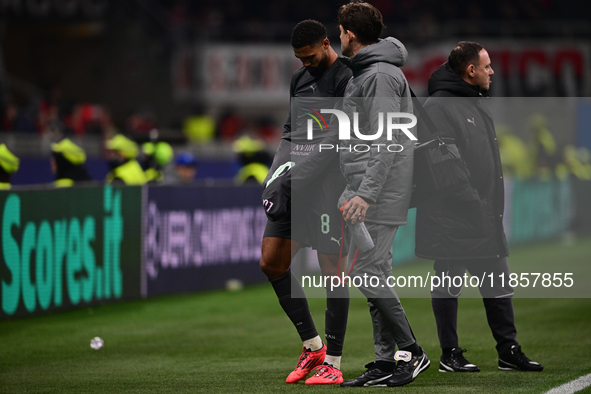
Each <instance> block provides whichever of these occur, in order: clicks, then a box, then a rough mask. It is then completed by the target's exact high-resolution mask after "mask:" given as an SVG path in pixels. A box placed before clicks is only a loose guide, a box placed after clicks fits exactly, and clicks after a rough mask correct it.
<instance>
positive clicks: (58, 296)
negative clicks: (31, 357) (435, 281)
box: [0, 180, 591, 319]
mask: <svg viewBox="0 0 591 394" xmlns="http://www.w3.org/2000/svg"><path fill="white" fill-rule="evenodd" d="M260 194H261V189H260V187H258V186H242V187H235V186H227V187H220V186H216V187H202V186H149V187H110V186H88V187H77V188H65V189H39V188H20V189H19V188H15V189H13V190H3V191H0V214H1V217H0V222H1V224H2V238H1V243H0V282H1V284H0V285H1V287H0V304H1V309H0V319H9V318H14V317H22V316H29V315H36V314H44V313H48V312H54V311H62V310H68V309H72V308H79V307H83V306H92V305H96V304H100V303H107V302H114V301H119V300H127V299H137V298H140V297H144V298H145V297H151V296H158V295H162V294H170V293H179V292H193V291H203V290H210V289H218V288H223V287H225V286H228V284H229V283H230V284H236V283H242V284H250V283H256V282H263V281H265V280H266V279H265V277H264V275H263V274H262V273H261V272H260V270H259V267H258V261H259V259H260V253H261V252H260V242H261V239H262V234H263V231H264V227H265V223H266V217H265V214H264V212H263V210H262V208H261V205H260ZM506 201H507V203H506V208H505V209H506V215H505V228H506V230H507V235H508V239H509V242H510V243H511V244H518V243H525V242H532V241H538V240H543V239H549V238H556V237H560V236H563V235H565V234H567V233H569V232H571V231H575V232H578V233H588V232H591V225H590V223H591V208H590V205H589V201H591V182H581V181H574V180H567V181H550V182H538V181H518V180H512V181H507V183H506ZM408 219H409V220H408V224H407V225H406V226H404V227H401V228H400V230H399V232H398V234H397V236H396V239H395V241H394V245H393V252H394V261H393V263H394V264H402V263H405V262H409V261H412V260H414V259H415V256H414V245H415V242H414V233H415V211H414V210H411V211H410V212H409V218H408Z"/></svg>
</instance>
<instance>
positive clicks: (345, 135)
mask: <svg viewBox="0 0 591 394" xmlns="http://www.w3.org/2000/svg"><path fill="white" fill-rule="evenodd" d="M306 110H308V111H309V112H306V114H307V115H310V117H311V118H312V119H308V124H307V125H308V129H307V138H308V140H312V139H313V138H314V135H313V133H314V131H313V130H314V121H316V123H317V124H318V125H319V126H320V130H321V131H324V129H325V128H326V130H327V131H328V125H327V123H326V120H325V119H324V117H323V116H322V115H321V114H333V115H335V116H336V118H337V121H338V124H339V140H340V141H349V140H351V120H350V119H349V116H348V115H347V114H346V113H345V112H343V111H340V110H338V109H321V110H320V113H319V112H318V111H315V110H313V109H311V108H306ZM377 116H378V129H377V130H376V131H375V132H374V133H373V134H362V133H361V132H360V131H359V113H357V112H354V113H353V133H354V136H355V137H356V138H357V139H359V140H362V141H375V140H378V139H381V138H382V134H383V133H384V129H385V132H386V139H387V140H388V141H392V135H393V131H394V130H400V131H402V132H403V133H404V134H405V135H406V136H407V137H408V138H409V139H411V140H412V141H417V137H415V136H414V135H413V134H412V133H411V132H410V130H409V129H411V128H413V127H415V126H416V125H417V117H416V116H415V115H413V114H411V113H406V112H387V113H383V112H379V113H378V114H377ZM395 119H410V122H408V123H396V122H395V121H394V120H395ZM384 124H385V127H384ZM372 146H373V147H375V148H377V150H378V152H379V151H380V149H386V150H387V151H388V152H402V150H403V149H404V147H403V146H402V145H400V144H382V143H380V144H371V145H369V144H354V145H353V144H351V145H349V146H347V145H340V146H339V145H337V146H336V147H335V145H333V144H320V151H322V150H331V149H335V148H336V150H337V152H338V151H341V150H346V151H349V152H351V151H354V152H368V151H369V150H370V149H371V147H372Z"/></svg>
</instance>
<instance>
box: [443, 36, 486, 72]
mask: <svg viewBox="0 0 591 394" xmlns="http://www.w3.org/2000/svg"><path fill="white" fill-rule="evenodd" d="M482 49H484V48H483V47H482V45H480V44H479V43H477V42H472V41H460V42H458V43H457V45H456V46H455V47H454V49H452V50H451V52H450V54H449V57H448V58H447V62H448V63H449V66H450V67H451V69H452V70H454V71H455V73H456V74H458V75H459V76H460V77H461V76H463V75H464V73H465V72H466V69H467V68H468V66H469V65H470V64H474V65H475V66H478V64H479V63H480V51H481V50H482Z"/></svg>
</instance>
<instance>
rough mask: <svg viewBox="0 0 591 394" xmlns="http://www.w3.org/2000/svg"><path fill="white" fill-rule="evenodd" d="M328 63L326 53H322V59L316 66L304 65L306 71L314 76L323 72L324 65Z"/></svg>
mask: <svg viewBox="0 0 591 394" xmlns="http://www.w3.org/2000/svg"><path fill="white" fill-rule="evenodd" d="M327 63H328V55H327V54H324V56H323V58H322V60H320V62H319V63H318V65H317V66H316V67H306V70H308V72H309V73H310V74H311V75H313V76H315V77H319V76H320V75H322V73H324V70H326V68H327V67H326V65H327Z"/></svg>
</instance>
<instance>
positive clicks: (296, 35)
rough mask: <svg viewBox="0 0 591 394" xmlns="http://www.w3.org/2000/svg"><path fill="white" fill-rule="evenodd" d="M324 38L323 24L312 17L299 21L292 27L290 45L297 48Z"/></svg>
mask: <svg viewBox="0 0 591 394" xmlns="http://www.w3.org/2000/svg"><path fill="white" fill-rule="evenodd" d="M325 38H326V28H325V27H324V25H323V24H322V23H320V22H318V21H315V20H313V19H306V20H305V21H301V22H300V23H298V24H297V25H295V27H294V28H293V32H292V33H291V46H292V47H294V48H296V49H298V48H303V47H305V46H306V45H314V44H318V43H320V42H321V41H322V40H324V39H325Z"/></svg>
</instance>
